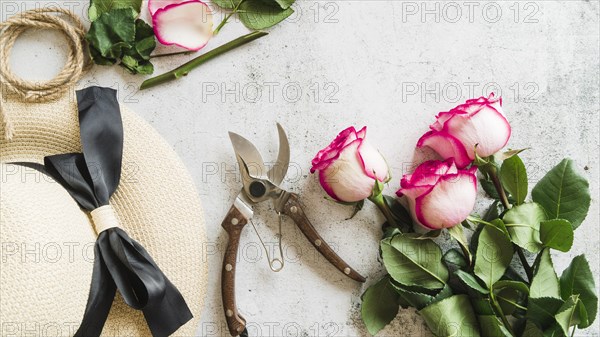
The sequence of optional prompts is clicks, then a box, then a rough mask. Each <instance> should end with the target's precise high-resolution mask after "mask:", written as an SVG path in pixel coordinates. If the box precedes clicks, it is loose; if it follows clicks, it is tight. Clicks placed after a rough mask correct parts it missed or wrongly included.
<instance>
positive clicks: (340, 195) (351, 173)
mask: <svg viewBox="0 0 600 337" xmlns="http://www.w3.org/2000/svg"><path fill="white" fill-rule="evenodd" d="M366 135H367V127H366V126H365V127H363V128H362V129H361V130H360V131H358V132H357V131H356V129H354V127H352V126H351V127H349V128H347V129H346V130H344V131H342V132H340V134H339V135H338V136H337V137H336V138H335V139H334V140H333V142H331V144H329V146H327V147H326V148H324V149H323V150H321V151H319V153H317V155H316V156H315V158H314V159H313V160H312V168H311V169H310V172H311V173H315V171H319V181H320V183H321V186H323V189H325V191H326V192H327V194H329V195H330V196H331V197H332V198H334V199H336V200H338V201H344V202H356V201H360V200H363V199H366V198H368V197H369V196H371V192H372V191H373V187H374V186H375V179H377V180H379V181H381V182H384V181H386V180H388V166H387V163H386V162H385V159H383V156H382V155H381V154H380V153H379V151H377V149H375V148H374V147H373V146H372V145H371V144H369V143H368V142H367V141H366V139H365V137H366Z"/></svg>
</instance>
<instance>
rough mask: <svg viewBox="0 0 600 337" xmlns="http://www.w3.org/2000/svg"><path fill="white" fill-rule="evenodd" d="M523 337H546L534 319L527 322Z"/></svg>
mask: <svg viewBox="0 0 600 337" xmlns="http://www.w3.org/2000/svg"><path fill="white" fill-rule="evenodd" d="M523 337H544V333H543V332H542V330H540V328H538V327H537V325H535V324H534V323H533V322H532V321H530V320H528V321H527V323H526V324H525V330H524V331H523Z"/></svg>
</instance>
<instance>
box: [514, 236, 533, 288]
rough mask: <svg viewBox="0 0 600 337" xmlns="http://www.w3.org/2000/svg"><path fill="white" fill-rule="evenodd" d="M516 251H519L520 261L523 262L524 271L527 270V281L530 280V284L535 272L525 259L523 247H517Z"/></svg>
mask: <svg viewBox="0 0 600 337" xmlns="http://www.w3.org/2000/svg"><path fill="white" fill-rule="evenodd" d="M515 250H516V251H517V254H518V255H519V260H521V264H522V265H523V269H525V274H527V279H528V280H529V282H531V281H532V280H533V270H532V269H531V266H530V265H529V263H528V262H527V258H526V257H525V254H524V253H523V249H521V247H519V246H517V245H515Z"/></svg>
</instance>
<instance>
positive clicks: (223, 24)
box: [213, 0, 246, 35]
mask: <svg viewBox="0 0 600 337" xmlns="http://www.w3.org/2000/svg"><path fill="white" fill-rule="evenodd" d="M244 1H246V0H242V1H240V2H238V4H237V5H236V6H235V7H234V8H233V10H232V11H231V13H229V14H227V16H225V18H224V19H223V21H221V23H220V24H219V25H218V26H217V28H215V30H214V31H213V35H217V34H219V32H220V31H221V28H223V26H225V24H226V23H227V21H228V20H229V18H230V17H231V16H232V15H233V14H235V13H237V11H238V9H239V8H240V5H241V4H242V2H244ZM232 4H233V3H232Z"/></svg>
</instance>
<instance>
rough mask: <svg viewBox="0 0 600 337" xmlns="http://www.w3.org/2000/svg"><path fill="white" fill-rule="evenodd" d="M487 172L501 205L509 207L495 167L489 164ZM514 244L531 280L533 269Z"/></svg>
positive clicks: (521, 251)
mask: <svg viewBox="0 0 600 337" xmlns="http://www.w3.org/2000/svg"><path fill="white" fill-rule="evenodd" d="M488 165H489V164H488ZM487 172H488V174H489V176H490V178H491V179H492V182H493V183H494V187H495V188H496V191H497V192H498V195H499V196H500V201H502V205H503V206H504V208H505V209H510V207H511V206H510V204H509V202H508V198H507V197H506V192H505V191H504V188H503V187H502V184H501V183H500V179H499V178H498V174H497V170H496V168H495V167H494V166H491V165H490V169H488V170H487ZM514 246H515V250H516V251H517V255H519V260H521V264H522V265H523V269H525V274H527V278H528V279H529V282H531V280H532V279H533V271H532V269H531V266H530V265H529V263H528V262H527V258H526V257H525V253H523V249H521V247H519V246H517V245H514Z"/></svg>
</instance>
